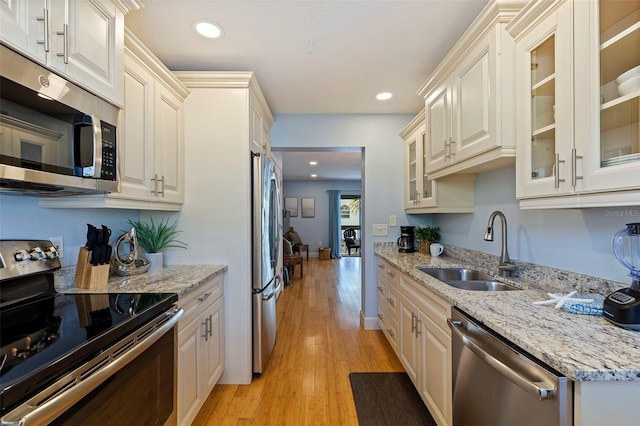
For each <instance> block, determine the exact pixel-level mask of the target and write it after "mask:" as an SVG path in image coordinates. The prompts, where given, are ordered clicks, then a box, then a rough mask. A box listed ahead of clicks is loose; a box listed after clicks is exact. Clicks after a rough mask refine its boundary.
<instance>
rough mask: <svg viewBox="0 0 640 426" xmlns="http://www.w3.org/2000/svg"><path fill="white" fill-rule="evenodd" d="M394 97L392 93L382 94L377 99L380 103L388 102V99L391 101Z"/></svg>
mask: <svg viewBox="0 0 640 426" xmlns="http://www.w3.org/2000/svg"><path fill="white" fill-rule="evenodd" d="M392 96H393V95H392V94H391V93H390V92H382V93H378V94H377V95H376V99H377V100H379V101H386V100H388V99H391V97H392Z"/></svg>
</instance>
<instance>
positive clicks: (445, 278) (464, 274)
mask: <svg viewBox="0 0 640 426" xmlns="http://www.w3.org/2000/svg"><path fill="white" fill-rule="evenodd" d="M417 268H418V269H419V270H421V271H422V272H424V273H426V274H429V275H431V276H432V277H434V278H436V279H438V280H440V281H442V282H444V283H445V284H448V285H450V286H451V287H455V288H459V289H462V290H472V291H509V290H519V289H518V288H516V287H512V286H510V285H508V284H505V283H501V282H498V281H496V280H495V278H494V277H492V276H491V275H489V274H485V273H484V272H480V271H476V270H474V269H466V268H431V267H428V266H418V267H417Z"/></svg>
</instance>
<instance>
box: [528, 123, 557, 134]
mask: <svg viewBox="0 0 640 426" xmlns="http://www.w3.org/2000/svg"><path fill="white" fill-rule="evenodd" d="M555 129H556V123H553V124H550V125H548V126H544V127H542V128H540V129H536V130H534V131H533V132H532V133H531V136H542V135H543V134H545V133H547V132H551V131H554V130H555Z"/></svg>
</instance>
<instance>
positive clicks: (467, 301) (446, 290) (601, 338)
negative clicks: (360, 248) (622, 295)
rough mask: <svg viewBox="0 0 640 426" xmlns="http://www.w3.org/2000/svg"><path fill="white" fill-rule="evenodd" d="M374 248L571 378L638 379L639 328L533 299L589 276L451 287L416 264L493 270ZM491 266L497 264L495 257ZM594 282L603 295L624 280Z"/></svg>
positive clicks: (576, 285) (470, 262)
mask: <svg viewBox="0 0 640 426" xmlns="http://www.w3.org/2000/svg"><path fill="white" fill-rule="evenodd" d="M450 251H451V252H453V251H454V250H450ZM476 253H477V252H476ZM376 254H377V255H378V256H380V257H382V258H384V259H385V260H387V261H388V262H390V263H391V264H392V265H394V266H395V267H396V268H398V269H399V270H400V271H401V272H403V273H404V274H406V275H409V276H410V277H411V278H413V279H414V280H415V281H417V282H418V283H421V284H424V285H425V286H426V287H428V288H429V289H430V290H432V291H433V292H435V293H436V294H438V295H439V296H441V297H442V298H444V299H446V300H448V301H449V302H451V303H452V304H453V305H455V306H457V307H458V308H460V309H462V310H463V311H465V312H467V313H468V314H469V315H471V316H473V317H474V318H476V319H477V320H479V321H480V322H482V323H484V324H485V325H486V326H488V327H489V328H491V329H492V330H494V331H496V332H497V333H499V334H501V335H502V336H504V337H505V338H507V339H508V340H510V341H512V342H513V343H515V344H516V345H518V346H520V347H521V348H522V349H524V350H525V351H527V352H529V353H530V354H531V355H533V356H534V357H536V358H538V359H540V360H541V361H542V362H544V363H545V364H547V365H549V366H550V367H552V368H554V369H556V370H558V371H559V372H560V373H562V374H564V375H566V376H567V377H568V378H570V379H572V380H575V381H585V382H587V381H634V380H635V381H640V332H636V331H630V330H625V329H623V328H620V327H617V326H615V325H613V324H611V323H609V322H607V321H606V320H605V319H604V318H603V317H598V316H592V315H576V314H571V313H568V312H565V311H564V310H561V309H556V308H555V307H554V305H543V306H539V305H538V306H536V305H533V302H534V301H538V300H546V299H548V296H547V292H548V291H564V292H566V291H570V290H572V289H576V288H577V289H578V291H581V292H582V291H585V288H587V287H589V282H588V281H589V280H588V279H585V278H584V276H580V275H577V274H575V275H574V274H570V273H569V274H564V275H562V277H561V278H560V281H558V277H557V276H556V277H551V276H550V275H544V274H543V275H542V277H541V279H540V280H537V281H536V282H532V281H527V280H525V279H522V278H515V279H507V280H502V279H498V280H501V281H507V282H509V283H511V284H513V285H516V286H518V287H520V288H523V290H520V291H506V292H505V291H498V292H484V291H468V290H460V289H456V288H454V287H451V286H449V285H447V284H445V283H443V282H441V281H439V280H437V279H435V278H433V277H431V276H430V275H427V274H426V273H424V272H422V271H420V270H418V269H416V266H418V265H428V266H434V267H439V266H466V267H472V268H475V269H479V270H482V271H483V272H489V273H493V275H495V270H487V268H486V267H483V266H486V265H480V264H478V263H474V262H475V260H476V259H473V258H471V259H470V258H464V260H460V259H461V257H460V258H452V257H439V258H433V257H431V256H428V255H422V254H419V253H411V254H403V253H398V251H397V249H395V248H391V247H389V246H385V245H383V244H379V245H376ZM472 257H473V256H472ZM493 266H497V261H496V262H495V265H493ZM494 269H495V268H494ZM523 275H526V274H523ZM529 278H531V277H529ZM593 280H595V281H600V280H598V279H596V278H594V279H593ZM558 282H560V284H558ZM597 284H598V285H597V286H596V288H599V289H600V291H599V292H598V293H600V294H602V295H607V294H608V293H609V292H610V291H612V289H611V287H613V289H616V288H621V287H623V286H624V284H623V283H611V282H610V283H609V285H610V286H609V287H607V286H606V285H605V283H603V282H598V283H597ZM603 287H604V288H603ZM591 290H593V288H591ZM603 290H604V291H603ZM591 293H596V292H595V291H591Z"/></svg>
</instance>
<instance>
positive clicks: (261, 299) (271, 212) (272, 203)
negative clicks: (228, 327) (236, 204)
mask: <svg viewBox="0 0 640 426" xmlns="http://www.w3.org/2000/svg"><path fill="white" fill-rule="evenodd" d="M251 156H252V164H253V167H252V182H253V184H252V186H253V188H252V192H253V201H252V208H253V226H252V251H253V256H252V263H253V271H252V281H253V282H252V290H251V293H252V296H253V371H254V373H262V372H263V371H264V369H265V368H266V366H267V363H268V362H269V358H270V357H271V352H272V351H273V347H274V346H275V342H276V296H277V294H278V291H279V287H280V285H281V279H280V276H279V275H278V274H277V273H276V267H277V263H278V257H279V254H280V253H279V250H280V240H281V239H282V224H281V220H280V218H281V215H282V211H281V208H280V190H279V188H278V178H277V175H276V171H275V166H274V164H273V161H272V160H271V159H270V158H269V157H268V156H267V155H266V154H264V153H263V154H254V153H252V154H251Z"/></svg>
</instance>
